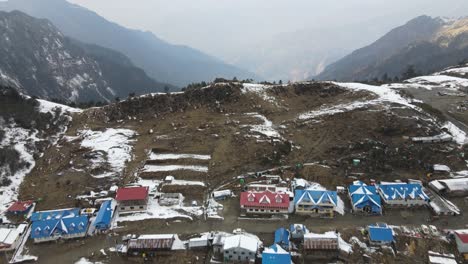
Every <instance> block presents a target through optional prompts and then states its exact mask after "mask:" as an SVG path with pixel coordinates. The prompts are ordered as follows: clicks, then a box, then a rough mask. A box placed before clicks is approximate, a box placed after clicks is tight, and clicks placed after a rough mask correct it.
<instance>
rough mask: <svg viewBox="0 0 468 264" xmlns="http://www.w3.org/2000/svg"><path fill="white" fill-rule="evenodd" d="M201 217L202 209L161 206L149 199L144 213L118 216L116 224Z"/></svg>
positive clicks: (154, 200)
mask: <svg viewBox="0 0 468 264" xmlns="http://www.w3.org/2000/svg"><path fill="white" fill-rule="evenodd" d="M201 215H203V209H202V207H198V206H183V205H182V203H180V204H178V205H173V206H161V205H159V203H158V200H156V199H149V201H148V207H147V210H146V212H142V213H133V214H128V215H119V216H118V217H117V218H116V221H117V222H126V221H141V220H146V219H170V218H177V217H180V218H187V219H190V220H192V219H193V218H192V216H201Z"/></svg>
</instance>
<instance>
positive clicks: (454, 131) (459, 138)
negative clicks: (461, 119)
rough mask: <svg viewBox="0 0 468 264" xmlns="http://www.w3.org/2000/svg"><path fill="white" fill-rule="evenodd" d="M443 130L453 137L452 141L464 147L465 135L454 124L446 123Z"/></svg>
mask: <svg viewBox="0 0 468 264" xmlns="http://www.w3.org/2000/svg"><path fill="white" fill-rule="evenodd" d="M443 128H445V129H447V131H448V132H449V133H450V134H451V135H452V136H453V140H454V141H455V142H457V143H458V144H459V145H464V144H465V142H466V133H465V132H464V131H463V130H461V129H460V128H458V127H457V126H456V125H455V124H453V123H452V122H450V121H447V122H446V123H445V124H444V125H443Z"/></svg>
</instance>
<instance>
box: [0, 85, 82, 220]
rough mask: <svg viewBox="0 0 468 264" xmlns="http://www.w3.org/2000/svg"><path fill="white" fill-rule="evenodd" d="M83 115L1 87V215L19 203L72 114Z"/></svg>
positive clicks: (63, 131) (76, 110)
mask: <svg viewBox="0 0 468 264" xmlns="http://www.w3.org/2000/svg"><path fill="white" fill-rule="evenodd" d="M80 111H81V110H78V109H74V108H70V107H66V106H62V105H58V104H54V103H51V102H47V101H43V100H36V99H32V98H31V97H28V96H25V95H22V94H20V93H18V92H17V91H16V90H15V89H13V88H9V87H0V198H1V201H2V203H1V204H0V212H1V211H3V210H4V209H5V208H4V206H5V205H8V204H9V203H10V202H11V201H13V200H15V199H16V197H17V195H18V187H19V186H20V184H21V182H22V181H23V178H24V177H25V176H26V175H27V174H28V173H29V172H30V171H31V170H32V169H33V168H34V166H35V163H36V160H37V159H39V158H40V157H41V156H42V153H43V152H44V151H45V150H46V149H47V148H49V147H51V146H52V145H54V144H55V143H56V142H57V140H58V139H59V138H60V137H61V135H63V133H65V131H66V129H67V125H69V124H70V121H71V113H77V112H80Z"/></svg>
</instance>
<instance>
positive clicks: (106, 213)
mask: <svg viewBox="0 0 468 264" xmlns="http://www.w3.org/2000/svg"><path fill="white" fill-rule="evenodd" d="M112 215H113V210H112V202H111V201H105V202H103V203H102V204H101V207H100V208H99V211H98V213H97V216H96V219H95V220H94V226H96V228H97V229H107V228H109V227H110V222H111V219H112Z"/></svg>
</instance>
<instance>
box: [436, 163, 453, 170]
mask: <svg viewBox="0 0 468 264" xmlns="http://www.w3.org/2000/svg"><path fill="white" fill-rule="evenodd" d="M434 171H444V172H450V168H449V166H447V165H442V164H435V165H434Z"/></svg>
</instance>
